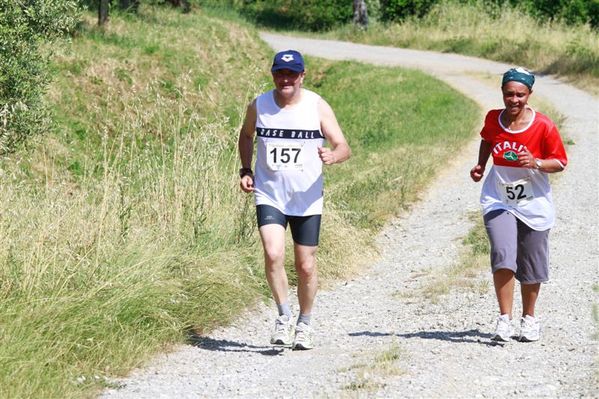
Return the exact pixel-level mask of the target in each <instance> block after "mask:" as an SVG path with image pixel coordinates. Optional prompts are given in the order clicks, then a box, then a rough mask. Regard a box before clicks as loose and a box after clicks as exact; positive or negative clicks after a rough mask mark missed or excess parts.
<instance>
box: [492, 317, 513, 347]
mask: <svg viewBox="0 0 599 399" xmlns="http://www.w3.org/2000/svg"><path fill="white" fill-rule="evenodd" d="M513 336H514V327H513V326H512V321H511V320H510V317H509V316H508V315H507V314H502V315H501V316H499V317H497V326H496V327H495V334H494V335H493V337H492V338H491V339H492V340H493V341H503V342H507V341H509V340H510V338H511V337H513Z"/></svg>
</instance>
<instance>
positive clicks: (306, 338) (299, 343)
mask: <svg viewBox="0 0 599 399" xmlns="http://www.w3.org/2000/svg"><path fill="white" fill-rule="evenodd" d="M312 333H313V331H312V327H310V326H309V325H307V324H305V323H298V325H297V326H295V340H293V350H306V349H312V348H314V342H313V341H312Z"/></svg>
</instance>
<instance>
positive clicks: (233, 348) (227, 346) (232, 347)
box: [187, 335, 285, 356]
mask: <svg viewBox="0 0 599 399" xmlns="http://www.w3.org/2000/svg"><path fill="white" fill-rule="evenodd" d="M187 343H188V344H190V345H191V346H195V347H197V348H201V349H206V350H210V351H219V352H254V353H258V354H260V355H264V356H278V355H282V354H283V352H284V351H285V348H284V347H275V348H273V347H272V346H256V345H250V344H246V343H243V342H235V341H228V340H226V339H214V338H210V337H202V336H199V335H190V336H189V338H188V339H187Z"/></svg>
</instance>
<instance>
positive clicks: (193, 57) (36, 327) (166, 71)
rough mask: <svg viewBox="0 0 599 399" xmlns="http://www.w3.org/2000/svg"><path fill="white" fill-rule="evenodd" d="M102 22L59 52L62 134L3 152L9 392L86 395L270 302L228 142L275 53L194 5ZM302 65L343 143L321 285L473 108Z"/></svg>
mask: <svg viewBox="0 0 599 399" xmlns="http://www.w3.org/2000/svg"><path fill="white" fill-rule="evenodd" d="M93 20H94V16H92V15H88V16H87V17H86V21H87V23H86V24H85V25H84V27H83V29H82V31H81V32H80V33H79V34H78V35H77V36H75V37H74V38H73V39H72V40H71V41H70V42H69V43H65V44H64V45H63V46H62V47H60V48H56V49H54V53H55V57H54V65H53V68H54V70H55V71H56V73H57V77H56V79H55V82H54V84H53V85H52V87H51V90H50V92H49V93H48V96H47V101H48V102H49V103H50V104H51V107H52V112H53V115H54V120H55V126H54V129H53V130H52V131H51V132H48V133H47V134H46V135H44V136H42V137H38V138H37V139H36V140H35V141H31V142H29V143H28V145H27V147H26V148H25V149H23V150H22V151H21V152H19V153H16V154H13V155H11V156H10V157H5V158H3V159H1V160H0V170H1V171H2V173H1V174H0V184H1V185H2V188H3V189H2V190H0V206H1V207H2V210H3V211H2V213H0V231H2V235H1V236H0V397H10V398H19V397H23V398H25V397H27V398H29V397H43V398H63V397H82V396H92V395H93V394H94V393H95V392H97V390H98V389H101V388H103V387H104V386H106V385H107V384H109V383H108V382H107V381H109V378H110V377H113V376H115V375H123V374H124V373H126V372H127V371H128V370H130V369H131V368H132V367H135V366H138V365H140V364H142V362H143V361H144V360H146V359H148V358H149V357H150V356H151V355H152V354H154V353H156V352H158V351H164V350H168V348H169V346H170V345H172V344H175V343H180V342H184V341H185V339H186V332H188V331H189V330H194V331H197V332H200V333H201V332H202V331H209V330H210V329H212V328H214V327H215V326H217V325H222V324H226V323H227V322H228V321H230V320H231V319H233V318H234V317H236V316H237V315H239V313H240V312H242V311H243V310H245V309H247V308H248V307H251V306H252V304H254V303H256V301H259V300H261V299H264V298H267V297H269V291H268V287H267V285H266V282H265V279H264V272H263V269H262V268H263V266H262V253H261V248H260V243H259V239H258V236H257V233H256V229H255V222H254V209H253V202H252V199H251V197H250V196H246V195H244V194H243V193H241V192H240V190H239V189H238V179H237V174H236V170H237V168H238V167H239V161H238V156H237V153H236V140H237V136H238V131H239V127H240V126H239V125H240V121H241V119H242V117H243V113H244V109H245V106H246V105H247V103H248V102H249V101H250V100H251V99H252V98H253V97H254V96H256V95H257V94H259V93H260V92H261V91H263V90H265V89H266V88H268V87H270V83H269V76H268V65H269V63H270V58H271V56H272V52H271V51H270V50H269V49H267V48H266V47H265V45H264V44H263V43H261V42H260V41H259V39H258V38H257V34H256V32H255V30H253V29H252V28H251V27H249V26H247V25H245V24H243V23H241V22H239V21H235V22H234V21H231V20H224V19H220V18H217V17H215V16H214V15H211V14H203V13H201V12H195V13H191V14H189V15H181V14H180V13H178V12H175V11H169V10H164V9H160V8H142V9H141V16H140V17H139V18H135V17H128V16H119V15H114V16H113V17H112V18H111V21H110V23H109V24H108V25H107V26H106V27H105V28H104V29H97V28H96V27H94V26H93ZM308 65H309V71H310V75H309V76H308V79H307V86H308V88H312V89H314V90H315V91H317V92H319V93H320V94H321V95H323V97H324V98H325V99H327V100H328V101H329V102H330V103H331V104H332V106H333V108H334V109H335V111H336V113H337V117H338V119H339V121H340V123H341V126H342V128H343V130H344V132H345V134H346V136H347V138H348V141H349V142H350V144H351V146H352V148H353V150H354V157H353V158H352V159H351V160H350V161H349V162H347V163H345V164H343V165H336V166H334V167H331V168H327V169H326V180H327V183H326V190H327V194H326V195H327V202H326V210H325V215H324V223H323V232H322V236H321V248H320V250H319V269H320V271H321V274H322V276H323V277H324V279H325V281H326V280H327V279H328V280H330V279H334V278H337V277H340V276H347V275H350V274H351V273H354V272H355V271H356V270H357V269H358V268H359V267H360V266H361V265H364V264H366V263H367V262H368V261H370V260H371V255H372V253H373V252H374V250H373V236H374V233H375V232H376V231H378V230H379V229H380V227H381V226H382V225H383V224H384V223H385V221H386V220H388V218H389V217H390V216H392V215H394V214H396V213H397V212H399V211H400V210H401V209H405V207H407V206H408V204H409V203H410V202H411V201H413V200H414V199H415V198H416V197H417V193H418V192H419V190H420V189H421V188H422V185H423V184H425V183H426V182H427V181H429V180H430V178H431V177H432V176H433V175H434V173H435V172H436V170H438V168H439V167H440V165H443V164H444V163H445V162H446V161H447V160H448V159H449V158H451V157H452V156H454V155H455V154H456V153H459V148H460V145H461V144H462V143H464V142H465V141H467V140H468V139H469V138H471V137H472V136H473V134H474V131H475V130H476V128H477V125H478V124H479V122H480V121H479V120H478V116H479V114H478V110H477V109H476V107H475V106H474V104H473V103H472V102H471V101H468V100H465V99H464V98H463V97H461V96H460V95H458V94H456V93H455V92H454V91H453V90H451V89H450V88H449V87H447V86H446V85H444V84H441V83H439V82H436V81H434V80H432V79H431V78H429V77H426V78H425V75H423V74H420V73H417V72H413V71H404V70H400V69H390V68H375V67H372V66H366V65H359V64H351V63H329V62H325V61H323V60H318V59H311V58H308ZM432 110H435V113H437V114H441V113H442V114H443V115H444V116H445V117H444V118H443V120H442V121H431V118H430V115H431V111H432ZM357 111H360V112H357ZM356 114H358V115H361V117H356ZM423 126H425V127H426V128H425V129H423V128H422V127H423ZM448 132H450V133H448ZM447 149H450V150H451V151H446V150H447ZM290 264H291V263H290V262H288V267H289V266H290ZM292 276H294V275H292Z"/></svg>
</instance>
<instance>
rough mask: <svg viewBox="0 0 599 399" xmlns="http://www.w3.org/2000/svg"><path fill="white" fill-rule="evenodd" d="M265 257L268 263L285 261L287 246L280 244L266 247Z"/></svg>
mask: <svg viewBox="0 0 599 399" xmlns="http://www.w3.org/2000/svg"><path fill="white" fill-rule="evenodd" d="M264 258H265V260H266V263H267V265H269V264H280V263H283V261H284V260H285V248H284V247H279V246H271V247H265V248H264Z"/></svg>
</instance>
